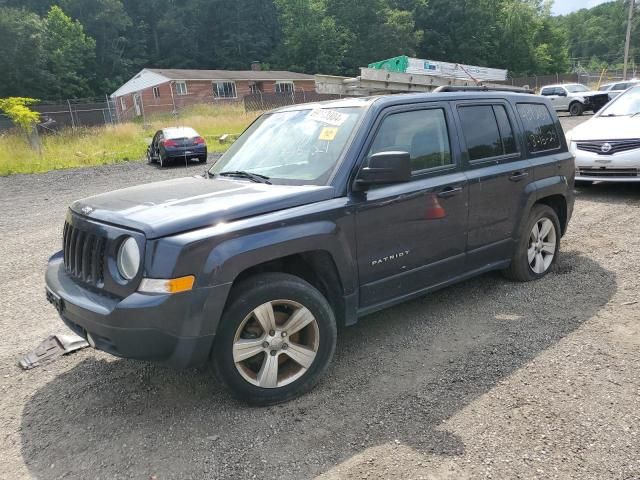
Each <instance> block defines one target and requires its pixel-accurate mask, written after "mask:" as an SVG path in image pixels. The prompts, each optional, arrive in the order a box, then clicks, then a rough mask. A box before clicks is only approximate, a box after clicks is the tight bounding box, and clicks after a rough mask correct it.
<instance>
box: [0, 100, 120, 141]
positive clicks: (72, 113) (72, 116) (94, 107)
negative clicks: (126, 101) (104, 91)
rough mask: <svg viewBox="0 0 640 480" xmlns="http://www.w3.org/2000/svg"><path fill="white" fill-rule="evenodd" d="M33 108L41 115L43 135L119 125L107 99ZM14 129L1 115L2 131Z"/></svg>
mask: <svg viewBox="0 0 640 480" xmlns="http://www.w3.org/2000/svg"><path fill="white" fill-rule="evenodd" d="M31 108H32V110H34V111H36V112H38V113H39V114H40V121H39V123H38V130H39V131H40V132H41V133H46V132H56V131H58V130H63V129H66V128H70V129H73V130H75V129H77V128H84V127H98V126H102V125H111V124H114V123H117V118H116V110H115V105H114V104H113V102H112V101H111V100H108V99H107V98H105V99H104V100H103V101H99V100H96V99H75V100H65V101H62V102H56V103H40V104H38V105H34V106H32V107H31ZM13 127H14V125H13V123H12V122H11V120H9V119H8V118H7V117H6V116H5V115H0V131H2V130H9V129H11V128H13Z"/></svg>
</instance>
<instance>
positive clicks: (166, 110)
mask: <svg viewBox="0 0 640 480" xmlns="http://www.w3.org/2000/svg"><path fill="white" fill-rule="evenodd" d="M336 98H340V95H330V94H321V93H317V92H316V91H304V90H297V91H295V92H286V93H263V92H257V93H253V94H249V95H245V96H241V97H238V98H219V97H214V96H213V95H202V94H192V95H181V96H174V97H172V98H145V96H142V95H137V96H136V98H135V99H134V102H133V104H132V105H128V104H127V108H126V109H125V110H122V109H120V110H119V111H118V116H119V118H120V120H121V121H131V120H134V121H135V120H141V121H143V122H144V123H148V122H149V121H150V120H153V119H154V118H157V117H158V116H160V115H167V114H172V115H174V116H177V117H179V116H181V114H182V112H184V111H192V110H193V108H194V107H198V106H206V107H213V108H218V107H219V108H220V109H224V108H229V107H239V108H244V110H245V112H259V111H265V110H271V109H274V108H278V107H285V106H288V105H297V104H302V103H310V102H319V101H323V100H333V99H336Z"/></svg>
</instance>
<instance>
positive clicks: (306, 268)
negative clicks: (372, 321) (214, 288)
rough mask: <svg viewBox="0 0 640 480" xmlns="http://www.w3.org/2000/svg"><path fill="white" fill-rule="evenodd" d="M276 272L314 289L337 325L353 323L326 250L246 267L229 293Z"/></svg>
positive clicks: (343, 292) (302, 253)
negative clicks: (333, 316)
mask: <svg viewBox="0 0 640 480" xmlns="http://www.w3.org/2000/svg"><path fill="white" fill-rule="evenodd" d="M276 272H279V273H288V274H290V275H294V276H296V277H298V278H301V279H302V280H304V281H306V282H307V283H309V284H310V285H312V286H313V287H314V288H316V289H317V290H318V291H319V292H320V293H321V294H322V295H323V296H324V297H325V298H326V299H327V301H328V302H329V305H331V308H332V309H333V311H334V314H335V316H336V321H337V322H338V325H343V326H344V325H349V324H352V323H353V320H352V317H353V313H351V309H350V308H349V305H348V302H347V301H346V299H345V285H344V284H343V281H342V278H341V277H340V272H339V270H338V267H337V265H336V262H335V260H334V258H333V256H332V255H331V253H330V252H329V251H327V250H308V251H303V252H298V253H293V254H290V255H286V256H283V257H279V258H274V259H271V260H268V261H265V262H262V263H259V264H256V265H252V266H250V267H247V268H245V269H244V270H242V271H241V272H239V273H238V275H237V276H236V277H235V279H234V280H233V283H232V285H231V291H233V289H234V287H237V286H238V285H239V284H241V283H242V282H244V281H245V280H247V279H249V278H250V277H252V276H254V275H258V274H261V273H276ZM231 296H232V295H231V294H230V295H229V298H230V297H231ZM229 298H227V303H228V302H229ZM225 308H226V305H225Z"/></svg>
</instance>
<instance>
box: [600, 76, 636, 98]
mask: <svg viewBox="0 0 640 480" xmlns="http://www.w3.org/2000/svg"><path fill="white" fill-rule="evenodd" d="M636 85H640V80H629V81H627V82H614V83H606V84H604V85H601V86H600V88H599V89H598V91H600V92H606V93H607V95H609V100H613V99H614V98H616V97H617V96H618V95H620V94H621V93H622V92H624V91H625V90H627V89H628V88H631V87H635V86H636Z"/></svg>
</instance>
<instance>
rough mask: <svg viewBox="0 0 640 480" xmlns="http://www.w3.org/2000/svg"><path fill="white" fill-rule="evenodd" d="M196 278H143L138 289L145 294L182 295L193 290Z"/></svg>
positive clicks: (189, 276)
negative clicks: (181, 293)
mask: <svg viewBox="0 0 640 480" xmlns="http://www.w3.org/2000/svg"><path fill="white" fill-rule="evenodd" d="M195 281H196V277H194V276H193V275H188V276H186V277H180V278H170V279H164V278H143V279H142V281H141V282H140V286H139V287H138V291H139V292H143V293H180V292H187V291H189V290H191V289H193V284H194V282H195Z"/></svg>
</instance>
